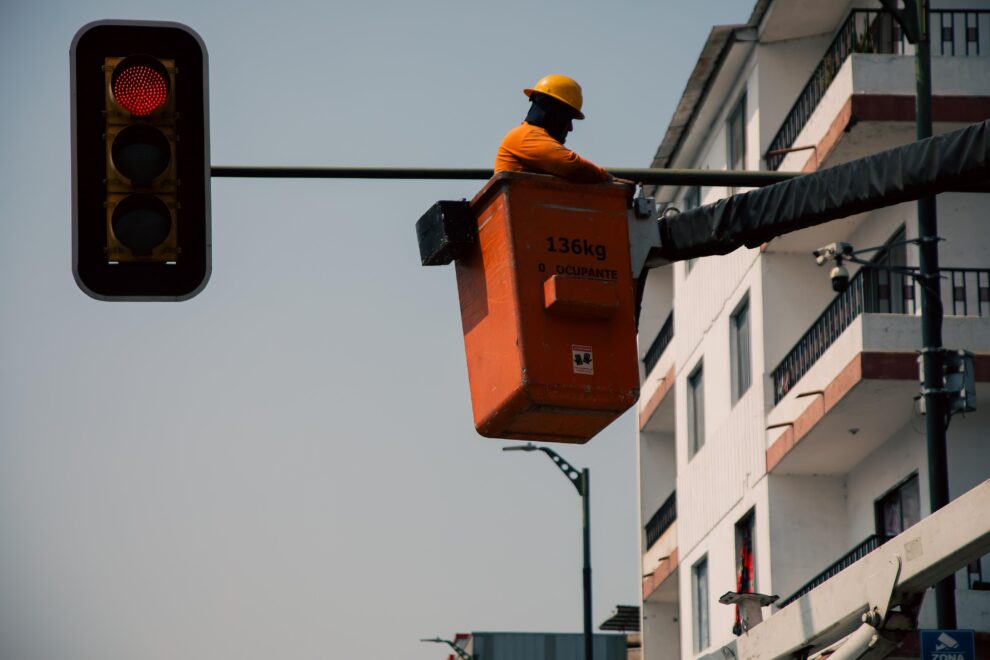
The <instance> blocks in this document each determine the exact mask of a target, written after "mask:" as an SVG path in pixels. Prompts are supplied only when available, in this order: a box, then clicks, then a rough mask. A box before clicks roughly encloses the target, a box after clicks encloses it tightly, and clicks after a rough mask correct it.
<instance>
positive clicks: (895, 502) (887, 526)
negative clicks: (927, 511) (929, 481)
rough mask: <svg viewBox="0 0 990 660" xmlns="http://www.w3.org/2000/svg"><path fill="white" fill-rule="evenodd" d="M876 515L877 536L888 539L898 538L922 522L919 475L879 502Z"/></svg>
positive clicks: (914, 475)
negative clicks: (909, 528) (906, 530)
mask: <svg viewBox="0 0 990 660" xmlns="http://www.w3.org/2000/svg"><path fill="white" fill-rule="evenodd" d="M876 515H877V534H878V535H880V536H882V537H887V538H889V537H891V536H897V535H898V534H900V533H901V532H903V531H904V530H905V529H907V528H908V527H910V526H911V525H913V524H915V523H916V522H918V521H919V520H921V497H920V495H919V493H918V475H917V474H912V475H911V476H910V477H908V478H907V479H906V480H904V481H902V482H901V483H900V484H899V485H898V486H896V487H894V488H893V489H891V490H890V491H889V492H888V493H887V494H886V495H884V496H883V497H881V498H880V499H879V500H877V503H876Z"/></svg>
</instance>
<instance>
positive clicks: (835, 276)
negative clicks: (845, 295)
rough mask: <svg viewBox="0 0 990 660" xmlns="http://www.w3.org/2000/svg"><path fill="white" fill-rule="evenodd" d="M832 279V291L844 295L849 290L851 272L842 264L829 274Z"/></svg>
mask: <svg viewBox="0 0 990 660" xmlns="http://www.w3.org/2000/svg"><path fill="white" fill-rule="evenodd" d="M828 276H829V277H831V278H832V290H833V291H835V292H836V293H842V292H843V291H845V290H846V289H848V288H849V271H848V270H846V267H845V266H843V265H842V264H841V263H839V264H837V265H836V266H835V267H834V268H833V269H832V271H831V272H830V273H829V274H828Z"/></svg>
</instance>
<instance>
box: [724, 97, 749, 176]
mask: <svg viewBox="0 0 990 660" xmlns="http://www.w3.org/2000/svg"><path fill="white" fill-rule="evenodd" d="M725 132H726V135H727V139H728V144H727V145H726V153H727V154H728V156H727V165H728V168H729V169H730V170H742V169H745V168H746V95H745V94H743V95H742V98H740V99H739V102H738V103H737V104H736V107H735V108H733V109H732V112H731V113H729V119H728V120H727V121H726V131H725Z"/></svg>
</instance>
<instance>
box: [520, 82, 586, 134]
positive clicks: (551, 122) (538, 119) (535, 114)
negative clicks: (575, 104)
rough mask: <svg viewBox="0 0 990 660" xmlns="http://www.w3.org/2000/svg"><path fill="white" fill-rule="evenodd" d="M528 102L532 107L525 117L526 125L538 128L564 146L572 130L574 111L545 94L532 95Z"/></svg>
mask: <svg viewBox="0 0 990 660" xmlns="http://www.w3.org/2000/svg"><path fill="white" fill-rule="evenodd" d="M530 100H531V101H532V105H530V108H529V114H527V115H526V123H527V124H532V125H533V126H539V127H540V128H542V129H544V130H545V131H546V132H547V133H549V134H550V137H552V138H553V139H554V140H556V141H557V142H560V143H561V144H564V141H565V140H566V139H567V134H568V133H569V132H571V131H572V130H574V125H573V123H572V122H573V119H574V111H573V110H572V109H571V108H570V106H568V105H566V104H564V103H561V102H560V101H558V100H557V99H555V98H552V97H549V96H547V95H545V94H535V93H534V94H533V95H532V96H531V97H530Z"/></svg>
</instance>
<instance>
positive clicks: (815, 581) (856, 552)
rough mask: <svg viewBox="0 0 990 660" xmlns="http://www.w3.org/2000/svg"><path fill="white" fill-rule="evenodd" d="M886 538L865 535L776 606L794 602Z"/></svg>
mask: <svg viewBox="0 0 990 660" xmlns="http://www.w3.org/2000/svg"><path fill="white" fill-rule="evenodd" d="M886 540H887V537H885V536H878V535H876V534H874V535H873V536H869V537H867V538H866V540H865V541H863V542H862V543H860V544H859V545H857V546H856V547H855V548H853V549H852V550H850V551H849V552H847V553H846V554H844V555H842V557H840V558H839V559H837V560H836V561H835V562H833V563H832V565H831V566H829V567H828V568H826V569H825V570H824V571H822V572H821V573H819V574H818V575H816V576H815V577H813V578H811V579H810V580H809V581H808V582H806V583H805V584H804V586H803V587H801V588H800V589H798V590H797V591H795V592H794V593H793V594H792V595H791V596H789V597H788V598H785V599H784V600H782V601H780V602H779V603H777V606H778V607H786V606H788V605H790V604H791V603H792V602H794V601H795V600H797V599H798V598H800V597H801V596H803V595H805V594H806V593H808V592H809V591H811V590H812V589H814V588H815V587H817V586H818V585H820V584H822V583H823V582H825V581H826V580H829V579H831V578H833V577H835V576H836V575H838V574H839V573H840V572H841V571H843V570H844V569H846V568H849V567H850V566H852V565H853V564H854V563H855V562H857V561H859V560H860V559H862V558H863V557H865V556H866V555H868V554H870V553H871V552H873V551H874V550H876V549H877V548H879V547H880V546H881V545H883V544H884V542H885V541H886Z"/></svg>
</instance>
